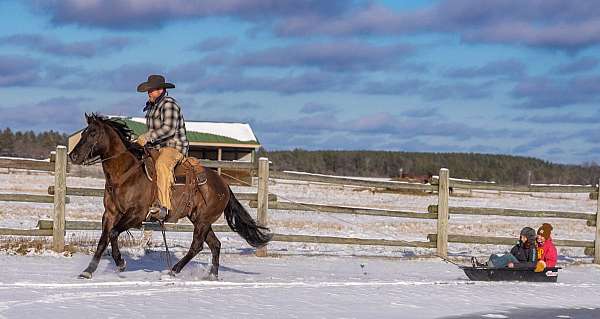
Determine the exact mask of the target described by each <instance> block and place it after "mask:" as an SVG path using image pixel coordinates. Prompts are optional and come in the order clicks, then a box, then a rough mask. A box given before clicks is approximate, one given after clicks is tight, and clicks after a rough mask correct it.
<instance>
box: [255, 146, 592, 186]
mask: <svg viewBox="0 0 600 319" xmlns="http://www.w3.org/2000/svg"><path fill="white" fill-rule="evenodd" d="M260 153H261V156H267V157H268V158H269V160H270V161H272V162H273V164H272V166H273V168H274V169H276V170H295V171H303V172H310V173H322V174H331V175H342V176H368V177H392V178H398V177H400V174H402V175H403V176H402V177H405V178H406V177H417V178H427V176H429V175H438V173H439V170H440V168H442V167H446V168H448V169H449V170H450V176H451V177H455V178H466V179H471V180H480V181H495V182H497V183H500V184H511V185H527V183H528V182H531V183H533V184H535V183H540V184H584V185H586V184H592V185H595V184H597V183H598V178H599V177H600V166H598V164H596V163H584V164H581V165H568V164H556V163H551V162H548V161H544V160H541V159H537V158H533V157H524V156H512V155H494V154H479V153H416V152H388V151H306V150H302V149H295V150H291V151H270V152H268V151H266V150H261V152H260ZM530 174H531V175H530Z"/></svg>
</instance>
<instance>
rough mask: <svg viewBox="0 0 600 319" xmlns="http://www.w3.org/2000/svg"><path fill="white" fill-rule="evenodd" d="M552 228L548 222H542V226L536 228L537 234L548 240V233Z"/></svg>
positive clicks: (550, 232)
mask: <svg viewBox="0 0 600 319" xmlns="http://www.w3.org/2000/svg"><path fill="white" fill-rule="evenodd" d="M552 229H553V228H552V225H550V224H548V223H543V224H542V226H541V227H540V228H538V231H537V234H538V235H540V236H542V237H544V238H545V239H546V240H548V239H550V235H551V234H552Z"/></svg>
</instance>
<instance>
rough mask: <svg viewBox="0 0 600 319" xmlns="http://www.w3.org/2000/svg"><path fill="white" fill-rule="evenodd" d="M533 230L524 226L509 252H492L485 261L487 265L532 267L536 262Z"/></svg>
mask: <svg viewBox="0 0 600 319" xmlns="http://www.w3.org/2000/svg"><path fill="white" fill-rule="evenodd" d="M535 235H536V234H535V230H533V228H531V227H524V228H523V229H522V230H521V233H520V236H519V242H518V243H517V244H516V245H515V246H514V247H513V248H512V249H511V250H510V253H505V254H492V255H491V256H490V259H489V260H488V262H487V265H486V266H488V267H494V268H502V267H509V268H514V267H518V268H528V267H531V268H533V267H534V266H535V264H536V257H537V254H536V245H535V239H536V237H535Z"/></svg>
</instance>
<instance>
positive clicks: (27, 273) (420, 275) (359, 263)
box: [0, 172, 600, 318]
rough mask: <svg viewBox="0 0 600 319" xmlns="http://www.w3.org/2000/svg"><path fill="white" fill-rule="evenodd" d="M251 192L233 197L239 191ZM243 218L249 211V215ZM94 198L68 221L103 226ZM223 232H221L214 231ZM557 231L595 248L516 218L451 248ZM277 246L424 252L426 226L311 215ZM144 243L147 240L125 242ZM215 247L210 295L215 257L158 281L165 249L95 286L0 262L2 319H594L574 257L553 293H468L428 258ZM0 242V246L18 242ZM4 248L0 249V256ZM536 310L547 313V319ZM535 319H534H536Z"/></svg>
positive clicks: (595, 293) (43, 255) (142, 254)
mask: <svg viewBox="0 0 600 319" xmlns="http://www.w3.org/2000/svg"><path fill="white" fill-rule="evenodd" d="M53 181H54V178H53V176H51V175H47V174H29V175H28V174H24V173H18V174H15V173H12V174H2V172H0V193H15V192H20V193H30V194H46V192H47V188H48V185H52V184H53ZM67 184H68V186H71V187H95V188H100V187H103V186H104V181H103V180H101V179H96V178H80V177H69V178H68V183H67ZM236 190H240V191H248V192H249V191H255V189H252V188H249V187H234V191H236ZM270 191H271V192H273V193H275V194H277V195H278V196H279V199H280V200H293V201H302V202H313V203H331V204H343V205H352V206H366V207H378V208H391V209H402V210H411V211H417V212H425V211H426V209H427V206H428V205H430V204H435V203H436V202H437V197H436V196H435V195H429V196H422V195H404V194H402V195H401V194H390V193H372V192H370V191H368V190H364V189H361V188H354V187H338V186H331V185H329V186H326V185H318V184H310V183H289V182H287V181H280V180H277V181H274V182H272V183H271V185H270ZM587 196H588V195H587V194H573V195H571V194H535V195H530V194H518V195H517V194H506V193H502V194H499V193H497V192H474V193H473V194H471V195H468V194H465V193H463V194H457V196H452V197H451V198H450V205H451V206H482V207H505V208H521V209H544V210H564V211H574V212H587V213H591V212H595V211H596V201H592V200H589V199H588V197H587ZM249 210H250V212H251V213H255V211H254V210H252V209H249ZM101 213H102V202H101V199H100V198H90V197H75V196H71V203H70V204H68V205H67V219H86V220H100V218H101ZM51 217H52V205H51V204H29V203H9V202H0V227H21V228H31V227H35V225H36V222H37V220H38V219H40V218H51ZM221 222H222V221H221ZM542 222H550V223H552V224H553V225H554V228H555V230H554V237H555V238H557V239H578V240H593V239H594V234H593V231H594V228H591V227H587V226H586V224H585V221H576V220H566V219H536V218H515V217H479V216H452V218H451V220H450V226H449V233H450V234H469V235H481V236H485V235H490V236H513V237H515V238H516V236H517V235H518V232H519V230H520V229H521V228H522V227H523V226H531V227H534V228H537V226H538V225H540V224H541V223H542ZM269 226H270V227H271V228H272V229H273V230H274V231H276V232H278V233H289V234H312V235H335V236H352V237H361V238H386V239H406V240H423V241H425V240H426V235H427V234H428V233H435V232H436V222H435V221H434V220H431V221H430V220H414V219H402V218H388V217H369V216H353V215H339V214H338V215H333V214H322V213H318V212H301V211H277V210H272V211H270V212H269ZM132 233H133V236H134V237H135V238H137V239H139V238H140V237H141V236H142V234H141V233H140V232H139V231H133V232H132ZM98 235H99V234H98V232H68V233H67V242H68V243H71V244H75V245H78V246H82V247H88V248H89V249H93V248H94V247H95V245H94V242H95V240H96V239H97V237H98ZM190 235H191V234H188V233H169V234H168V238H169V244H170V246H172V253H173V254H174V255H175V258H180V257H181V256H183V254H184V253H185V252H186V251H187V248H188V246H189V244H190V237H191V236H190ZM217 236H218V237H219V238H220V240H221V242H222V256H221V270H220V281H218V282H205V281H202V280H201V278H202V276H203V275H204V272H205V268H206V267H207V262H208V261H209V258H210V257H209V256H210V254H209V253H207V252H202V253H201V254H200V255H199V256H198V257H196V258H195V259H194V260H193V261H192V262H190V264H188V266H187V267H186V268H184V271H183V273H182V274H180V275H179V276H178V277H176V278H174V279H173V278H170V277H168V276H166V275H164V271H163V269H164V268H165V260H164V255H163V252H162V250H163V247H162V241H161V238H160V237H159V236H158V233H155V236H154V239H153V240H152V243H151V244H150V246H145V247H139V246H137V245H135V244H134V245H129V247H127V248H125V249H124V250H123V253H124V257H125V258H126V259H127V262H128V271H126V272H124V273H115V272H114V268H115V267H114V263H113V261H112V259H111V258H110V257H109V256H104V257H103V259H102V261H101V264H100V266H99V268H98V271H97V272H96V273H95V274H94V275H95V276H94V278H93V279H92V280H91V281H82V280H78V279H76V276H77V274H79V272H81V270H83V268H85V266H86V265H87V263H88V262H89V259H90V257H91V256H89V255H87V254H85V253H82V252H77V253H74V254H72V255H71V254H68V256H67V257H65V256H62V255H56V254H53V253H51V252H49V251H46V250H41V251H40V250H36V249H31V250H30V252H29V253H27V254H26V256H22V255H19V254H17V253H16V252H15V251H14V250H12V249H7V250H0V269H2V271H1V272H0V318H4V317H6V318H13V317H22V314H23V313H27V316H28V317H34V316H40V317H59V316H60V317H63V318H72V317H73V318H74V317H81V316H86V317H90V318H106V317H127V318H129V317H133V316H136V317H167V316H169V317H171V316H177V317H181V318H184V317H192V316H193V317H200V316H201V317H206V318H224V317H225V318H229V317H231V318H233V317H242V316H246V317H250V316H252V317H267V318H271V317H284V318H298V317H302V318H367V317H368V318H443V317H455V316H459V317H463V316H469V317H472V318H486V317H487V318H517V317H518V316H520V315H527V318H538V317H539V316H541V315H542V314H544V316H543V318H555V317H556V316H563V317H560V318H598V317H600V310H597V309H595V308H596V307H598V305H600V268H599V267H596V266H594V265H590V264H589V262H590V261H591V258H590V257H586V256H584V254H583V250H582V249H575V248H563V247H561V248H559V254H560V260H559V263H560V265H561V266H563V267H564V268H565V269H563V271H562V272H561V273H560V276H559V282H558V283H557V284H547V283H546V284H542V283H539V284H535V283H474V282H470V281H468V280H467V278H466V276H465V275H464V274H463V273H462V271H461V270H460V269H458V268H457V267H455V266H453V265H450V264H447V263H445V262H443V261H441V260H439V259H437V258H435V257H431V255H432V253H433V251H432V250H430V249H413V248H401V247H378V246H350V245H317V244H305V243H277V242H275V243H272V244H270V245H269V251H270V253H272V255H273V256H272V257H268V258H256V257H254V256H253V250H252V249H250V248H249V246H248V245H247V244H246V243H244V242H243V241H242V240H241V239H240V238H239V237H238V236H237V235H236V234H235V233H220V234H217ZM15 240H16V239H15V238H9V237H5V238H1V237H0V243H1V242H3V241H4V242H7V241H15ZM0 247H2V246H0ZM508 248H509V247H506V246H493V245H462V244H451V245H450V247H449V250H450V254H451V256H452V257H453V259H454V260H456V261H458V262H465V260H466V258H467V257H468V256H471V255H476V256H480V257H485V256H487V255H489V254H490V253H492V252H498V251H505V250H507V249H508ZM541 308H548V309H549V311H550V313H545V312H543V311H542V310H540V309H541ZM519 318H520V317H519ZM540 318H542V317H540Z"/></svg>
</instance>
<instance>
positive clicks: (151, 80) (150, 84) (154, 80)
mask: <svg viewBox="0 0 600 319" xmlns="http://www.w3.org/2000/svg"><path fill="white" fill-rule="evenodd" d="M174 88H175V84H172V83H168V82H165V77H164V76H162V75H157V74H152V75H150V76H148V81H146V82H142V83H140V85H138V87H137V91H138V92H148V91H150V90H156V89H174Z"/></svg>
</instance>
